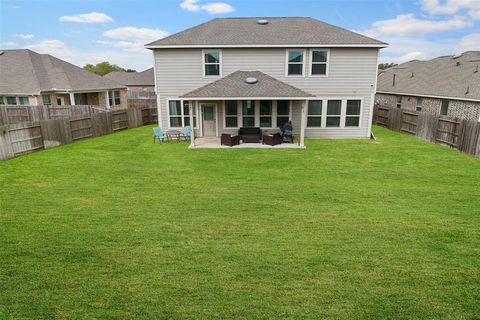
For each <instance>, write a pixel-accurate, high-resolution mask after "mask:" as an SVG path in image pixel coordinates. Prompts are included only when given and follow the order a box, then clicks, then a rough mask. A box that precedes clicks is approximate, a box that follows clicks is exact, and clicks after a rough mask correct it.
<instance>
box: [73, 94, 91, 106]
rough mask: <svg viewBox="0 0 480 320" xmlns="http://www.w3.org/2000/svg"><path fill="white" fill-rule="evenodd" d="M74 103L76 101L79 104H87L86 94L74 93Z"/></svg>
mask: <svg viewBox="0 0 480 320" xmlns="http://www.w3.org/2000/svg"><path fill="white" fill-rule="evenodd" d="M75 103H78V104H81V105H87V104H88V98H87V94H86V93H78V94H75Z"/></svg>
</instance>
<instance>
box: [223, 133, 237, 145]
mask: <svg viewBox="0 0 480 320" xmlns="http://www.w3.org/2000/svg"><path fill="white" fill-rule="evenodd" d="M220 144H221V145H222V146H229V147H233V146H238V145H239V144H240V136H232V135H230V134H227V133H222V137H221V138H220Z"/></svg>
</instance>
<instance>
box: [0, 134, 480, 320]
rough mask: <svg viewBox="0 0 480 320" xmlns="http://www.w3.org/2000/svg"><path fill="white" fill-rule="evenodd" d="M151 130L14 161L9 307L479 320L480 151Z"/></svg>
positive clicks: (6, 259) (5, 207)
mask: <svg viewBox="0 0 480 320" xmlns="http://www.w3.org/2000/svg"><path fill="white" fill-rule="evenodd" d="M151 130H152V129H151V127H143V128H137V129H132V130H128V131H123V132H120V133H116V134H113V135H109V136H104V137H100V138H96V139H91V140H85V141H82V142H77V143H74V144H70V145H66V146H62V147H59V148H55V149H50V150H46V151H42V152H37V153H34V154H30V155H27V156H23V157H19V158H16V159H13V160H9V161H3V162H0V186H1V193H0V319H30V318H42V319H45V318H58V319H93V318H97V319H134V318H155V319H240V318H242V319H243V318H245V319H274V318H276V319H314V318H316V319H342V320H343V319H422V320H423V319H468V320H472V319H479V317H480V160H479V159H476V158H473V157H471V156H468V155H465V154H461V153H459V152H457V151H455V150H451V149H448V148H445V147H440V146H436V145H434V144H431V143H428V142H424V141H421V140H418V139H416V138H414V137H411V136H408V135H405V134H400V133H395V132H392V131H389V130H387V129H384V128H380V127H376V128H374V130H375V133H376V135H377V136H378V141H369V140H308V141H307V143H306V144H307V149H305V150H285V149H284V150H282V149H276V150H271V149H216V150H213V149H203V150H201V149H197V150H189V149H188V148H187V144H186V143H165V144H155V145H154V144H152V138H151Z"/></svg>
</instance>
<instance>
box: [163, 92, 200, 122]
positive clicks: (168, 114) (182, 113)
mask: <svg viewBox="0 0 480 320" xmlns="http://www.w3.org/2000/svg"><path fill="white" fill-rule="evenodd" d="M165 100H166V103H167V105H166V108H167V128H168V129H183V128H184V127H185V114H184V110H183V102H184V101H187V102H189V104H190V103H191V102H192V101H191V100H188V99H180V98H166V99H165ZM170 101H180V113H181V115H180V116H176V117H180V118H181V120H182V126H181V127H171V126H170ZM189 108H190V106H189ZM195 108H197V104H195ZM195 117H196V118H197V126H193V125H192V124H190V127H191V128H192V130H193V129H198V108H197V114H196V115H195Z"/></svg>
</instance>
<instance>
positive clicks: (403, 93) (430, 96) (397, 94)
mask: <svg viewBox="0 0 480 320" xmlns="http://www.w3.org/2000/svg"><path fill="white" fill-rule="evenodd" d="M377 93H380V94H391V95H394V96H409V97H423V98H432V99H446V100H460V101H473V102H480V99H468V98H459V97H446V96H432V95H426V94H418V93H406V92H390V91H377Z"/></svg>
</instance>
